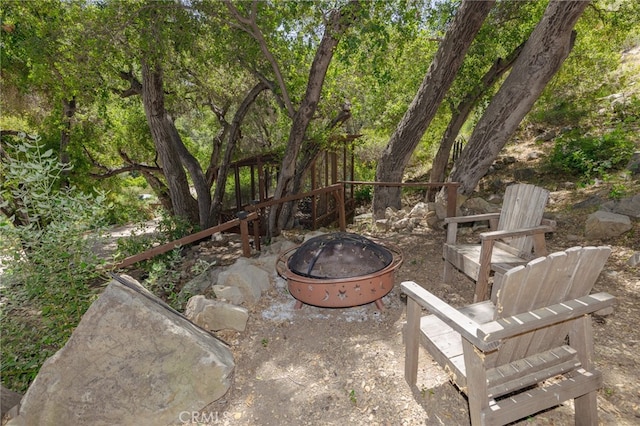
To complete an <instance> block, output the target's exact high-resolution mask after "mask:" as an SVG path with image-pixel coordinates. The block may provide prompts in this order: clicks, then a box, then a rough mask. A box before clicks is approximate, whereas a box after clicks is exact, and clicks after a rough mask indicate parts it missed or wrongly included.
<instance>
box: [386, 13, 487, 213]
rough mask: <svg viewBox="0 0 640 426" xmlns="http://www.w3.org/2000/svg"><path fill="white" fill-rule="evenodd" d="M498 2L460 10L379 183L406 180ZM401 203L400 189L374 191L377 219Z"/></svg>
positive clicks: (395, 137) (391, 144) (393, 144)
mask: <svg viewBox="0 0 640 426" xmlns="http://www.w3.org/2000/svg"><path fill="white" fill-rule="evenodd" d="M494 3H495V1H494V0H491V1H472V0H465V1H464V2H463V3H462V5H461V6H460V8H459V9H458V10H457V12H456V15H455V18H454V20H453V23H452V25H451V27H450V28H449V30H448V31H447V34H446V35H445V37H444V40H443V41H442V44H441V45H440V47H439V48H438V51H437V52H436V56H435V57H434V58H433V62H432V63H431V66H430V67H429V71H428V72H427V75H426V76H425V78H424V80H423V81H422V84H421V85H420V88H419V89H418V92H417V93H416V96H415V97H414V98H413V101H412V102H411V105H409V109H408V110H407V112H406V113H405V115H404V117H402V120H401V121H400V123H399V124H398V127H397V128H396V130H395V132H394V133H393V135H391V139H390V140H389V143H388V144H387V147H386V148H385V150H384V151H383V153H382V156H381V158H380V160H379V162H378V167H377V170H376V180H377V181H379V182H401V181H402V175H403V173H404V169H405V167H406V166H407V164H408V163H409V160H410V158H411V155H412V154H413V151H414V150H415V148H416V147H417V146H418V143H419V142H420V139H421V138H422V136H423V135H424V132H425V131H426V130H427V127H429V123H430V122H431V120H433V117H434V116H435V115H436V112H437V110H438V107H439V106H440V103H441V102H442V99H444V96H445V94H446V93H447V90H449V87H450V86H451V83H453V80H454V78H455V77H456V74H457V73H458V70H459V69H460V66H461V65H462V61H463V60H464V56H465V54H466V53H467V50H468V49H469V46H470V45H471V42H472V41H473V39H474V38H475V36H476V34H477V32H478V30H479V29H480V27H481V26H482V22H483V21H484V19H485V17H486V16H487V15H488V14H489V10H491V7H492V6H493V4H494ZM400 204H401V200H400V188H399V187H391V186H376V187H375V188H374V196H373V214H374V216H375V217H376V218H381V217H383V216H384V211H385V209H386V208H387V207H396V208H400V207H401V205H400Z"/></svg>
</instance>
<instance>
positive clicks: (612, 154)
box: [548, 129, 635, 179]
mask: <svg viewBox="0 0 640 426" xmlns="http://www.w3.org/2000/svg"><path fill="white" fill-rule="evenodd" d="M634 149H635V144H634V143H633V141H632V140H630V138H629V136H628V135H627V133H626V132H625V131H624V130H622V129H616V130H613V131H611V132H609V133H605V134H602V135H599V136H591V135H582V134H580V133H579V130H574V131H571V132H567V133H565V134H564V135H562V136H561V137H560V138H558V139H557V140H556V143H555V146H554V147H553V150H552V151H551V155H550V156H549V160H548V164H549V166H550V167H551V168H552V169H555V170H560V171H562V172H565V173H569V174H572V175H575V176H578V177H581V178H585V179H593V178H596V177H600V178H602V177H605V176H606V175H607V174H608V173H609V172H611V171H615V170H618V169H620V168H621V167H624V165H625V164H626V163H627V162H628V161H629V159H630V158H631V155H632V154H633V151H634Z"/></svg>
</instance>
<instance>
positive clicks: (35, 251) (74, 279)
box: [0, 140, 106, 391]
mask: <svg viewBox="0 0 640 426" xmlns="http://www.w3.org/2000/svg"><path fill="white" fill-rule="evenodd" d="M20 142H21V143H19V144H16V145H7V147H8V150H7V152H8V154H9V155H7V156H5V157H4V158H3V160H2V167H3V179H2V181H0V195H1V198H0V199H1V200H3V201H2V202H3V211H5V212H11V211H12V212H13V214H12V215H11V217H9V218H8V220H7V221H3V222H2V226H0V242H1V244H0V257H1V258H2V261H3V263H4V265H5V267H6V269H5V271H4V273H3V277H2V281H3V283H4V287H3V288H2V292H3V296H4V300H3V304H2V316H1V318H0V324H1V326H2V349H1V352H2V366H1V372H2V380H3V383H4V384H5V385H6V386H8V387H9V388H11V389H15V390H17V391H24V390H25V389H26V388H27V387H28V385H29V384H30V382H31V381H32V380H33V378H34V377H35V375H36V374H37V372H38V370H39V368H40V366H41V365H42V363H43V362H44V361H45V359H46V358H47V357H49V356H50V355H52V354H53V353H54V352H55V351H57V350H58V349H59V348H60V347H61V346H62V345H64V343H65V342H66V340H67V339H68V337H69V336H70V335H71V332H72V330H73V329H74V328H75V326H76V325H77V324H78V322H79V321H80V319H81V318H82V315H83V314H84V312H85V311H86V310H87V308H88V307H89V306H90V304H91V302H92V301H93V299H94V296H95V295H94V292H93V291H92V289H91V287H92V285H93V284H95V283H97V282H99V281H100V274H99V272H98V271H99V267H100V266H101V265H102V264H103V262H104V261H103V260H102V259H99V258H98V257H97V255H96V254H95V252H94V250H93V248H94V246H95V244H98V243H99V242H100V234H101V232H100V231H101V227H100V225H101V223H102V218H103V217H104V212H105V209H106V207H105V205H104V196H103V195H101V194H98V195H90V194H85V193H82V192H80V191H78V190H77V189H76V188H74V187H69V188H65V187H61V186H60V184H59V181H60V177H61V175H62V172H63V171H64V170H65V167H64V166H63V165H62V164H60V163H59V162H58V161H57V159H56V157H55V155H54V154H53V152H52V151H51V150H43V148H42V146H41V145H40V144H39V142H37V141H36V143H34V144H31V143H27V141H26V140H22V141H20ZM16 216H19V217H20V218H21V219H20V220H16Z"/></svg>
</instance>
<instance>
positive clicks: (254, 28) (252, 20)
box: [224, 0, 296, 117]
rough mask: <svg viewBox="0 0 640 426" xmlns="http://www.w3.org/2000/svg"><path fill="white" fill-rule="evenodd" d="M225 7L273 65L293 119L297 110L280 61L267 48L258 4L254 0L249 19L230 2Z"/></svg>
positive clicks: (226, 0) (286, 105) (226, 1)
mask: <svg viewBox="0 0 640 426" xmlns="http://www.w3.org/2000/svg"><path fill="white" fill-rule="evenodd" d="M224 3H225V5H226V6H227V8H228V9H229V12H231V14H232V15H233V17H234V18H235V19H236V20H237V21H238V22H239V23H241V24H243V25H244V26H241V27H240V28H241V29H242V30H243V31H245V32H246V33H247V34H249V35H250V36H251V37H253V38H254V40H255V41H257V42H258V46H260V50H261V51H262V54H263V55H264V56H265V57H266V58H267V61H269V63H270V64H271V68H272V69H273V73H274V74H275V76H276V81H277V82H278V86H279V87H280V91H281V92H282V99H283V101H284V105H285V107H286V109H287V113H288V114H289V117H293V116H294V115H295V114H296V111H295V109H294V108H293V104H292V103H291V99H290V97H289V91H288V90H287V86H286V85H285V82H284V77H283V76H282V72H281V71H280V66H279V65H278V61H276V58H275V57H274V56H273V54H272V53H271V51H270V50H269V47H268V46H267V41H266V40H265V38H264V36H263V34H262V31H261V30H260V27H259V26H258V24H257V22H256V16H257V14H258V10H257V8H258V2H257V1H256V0H254V2H253V4H252V5H251V14H250V15H249V17H248V18H245V17H243V16H242V14H241V13H240V11H239V10H238V9H237V8H236V7H235V6H234V5H233V3H231V1H230V0H225V2H224Z"/></svg>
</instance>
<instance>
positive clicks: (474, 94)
mask: <svg viewBox="0 0 640 426" xmlns="http://www.w3.org/2000/svg"><path fill="white" fill-rule="evenodd" d="M523 47H524V43H522V44H520V45H519V46H518V47H516V48H515V49H514V50H513V51H512V52H511V53H510V54H509V55H508V56H507V58H506V59H502V58H498V59H496V61H495V62H494V63H493V66H492V67H491V68H490V69H489V71H487V72H486V73H485V75H484V76H483V77H482V79H481V80H480V84H478V86H477V87H476V88H475V89H474V90H472V91H471V92H470V93H469V94H468V95H467V96H466V97H465V98H464V99H463V100H462V101H461V102H460V103H459V104H458V106H457V107H456V108H455V110H454V111H453V115H452V117H451V120H450V121H449V124H448V125H447V129H446V130H445V131H444V135H443V136H442V142H440V146H439V147H438V152H437V154H436V156H435V158H434V159H433V166H432V168H431V175H430V178H429V182H444V179H445V172H446V169H447V164H449V155H450V154H451V148H452V147H453V142H454V141H455V140H456V138H457V137H458V134H459V133H460V129H462V126H463V125H464V123H465V122H466V121H467V118H469V114H471V111H473V108H475V107H476V105H477V104H478V101H479V100H480V99H481V98H482V97H483V96H484V94H485V93H486V92H487V90H489V88H490V87H491V86H493V85H494V84H495V82H496V81H498V79H500V78H501V77H502V76H503V75H504V73H505V72H507V70H508V69H509V68H511V66H512V65H513V63H514V62H515V60H516V59H517V58H518V55H519V54H520V52H521V51H522V49H523Z"/></svg>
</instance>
